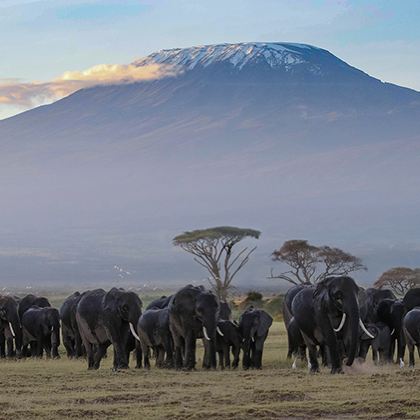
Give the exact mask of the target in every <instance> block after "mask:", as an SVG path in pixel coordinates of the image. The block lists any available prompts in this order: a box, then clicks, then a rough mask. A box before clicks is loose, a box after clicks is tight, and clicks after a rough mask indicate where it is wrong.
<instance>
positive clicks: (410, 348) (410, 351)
mask: <svg viewBox="0 0 420 420" xmlns="http://www.w3.org/2000/svg"><path fill="white" fill-rule="evenodd" d="M407 347H408V357H409V366H410V367H414V344H411V343H408V344H407Z"/></svg>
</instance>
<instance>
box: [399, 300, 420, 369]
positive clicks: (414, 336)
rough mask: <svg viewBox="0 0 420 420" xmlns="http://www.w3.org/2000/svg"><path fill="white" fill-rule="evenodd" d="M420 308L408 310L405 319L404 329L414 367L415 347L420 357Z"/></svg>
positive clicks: (411, 362) (411, 364) (410, 360)
mask: <svg viewBox="0 0 420 420" xmlns="http://www.w3.org/2000/svg"><path fill="white" fill-rule="evenodd" d="M419 325H420V308H418V307H415V308H413V309H411V310H410V311H408V312H407V313H406V314H405V316H404V319H403V331H404V335H405V341H406V343H407V347H408V354H409V366H410V367H414V347H417V352H418V354H419V357H420V328H419Z"/></svg>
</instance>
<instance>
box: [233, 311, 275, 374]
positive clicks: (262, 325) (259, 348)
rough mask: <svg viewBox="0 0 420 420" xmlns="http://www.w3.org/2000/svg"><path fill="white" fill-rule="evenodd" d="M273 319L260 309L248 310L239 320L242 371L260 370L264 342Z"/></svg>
mask: <svg viewBox="0 0 420 420" xmlns="http://www.w3.org/2000/svg"><path fill="white" fill-rule="evenodd" d="M272 323H273V318H271V316H270V315H269V314H268V313H267V312H265V311H263V310H262V309H254V308H249V309H248V310H246V311H245V312H244V313H243V314H242V315H241V317H240V318H239V332H240V334H241V336H242V339H243V342H242V349H243V352H244V355H243V359H242V366H243V368H244V369H249V368H251V367H252V368H255V369H261V367H262V356H263V350H264V342H265V340H266V338H267V336H268V330H269V329H270V327H271V324H272Z"/></svg>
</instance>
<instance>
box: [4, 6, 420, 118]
mask: <svg viewBox="0 0 420 420" xmlns="http://www.w3.org/2000/svg"><path fill="white" fill-rule="evenodd" d="M419 21H420V1H419V0H370V1H362V0H223V1H222V0H211V1H210V0H102V1H99V0H0V36H1V42H0V57H1V60H0V83H1V82H2V79H3V82H4V79H21V80H26V81H34V80H36V81H48V80H51V79H53V78H56V77H58V76H59V75H61V74H62V73H63V72H65V71H68V70H83V69H86V68H89V67H91V66H94V65H96V64H100V63H119V64H125V63H130V62H131V61H133V60H134V59H135V58H137V57H140V56H143V55H146V54H149V53H150V52H152V51H155V50H158V49H161V48H171V47H186V46H191V45H197V44H212V43H221V42H239V41H290V42H304V43H309V44H313V45H316V46H319V47H323V48H326V49H328V50H329V51H331V52H332V53H334V54H335V55H337V56H338V57H340V58H342V59H343V60H345V61H347V62H348V63H350V64H352V65H354V66H356V67H358V68H360V69H362V70H364V71H366V72H368V73H369V74H371V75H373V76H375V77H378V78H380V79H382V80H386V81H390V82H393V83H397V84H400V85H403V86H408V87H412V88H415V89H417V90H420V77H419V68H420V25H419ZM13 112H16V109H15V108H14V105H13V104H12V103H9V104H7V106H6V105H4V104H3V105H2V106H1V108H0V118H1V116H5V115H7V114H10V113H13Z"/></svg>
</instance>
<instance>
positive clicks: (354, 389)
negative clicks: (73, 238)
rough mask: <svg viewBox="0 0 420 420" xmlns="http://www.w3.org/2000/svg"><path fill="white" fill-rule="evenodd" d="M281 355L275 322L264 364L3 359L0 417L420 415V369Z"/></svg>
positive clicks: (283, 349)
mask: <svg viewBox="0 0 420 420" xmlns="http://www.w3.org/2000/svg"><path fill="white" fill-rule="evenodd" d="M110 353H111V352H110ZM285 356H286V337H285V334H284V328H283V326H282V324H281V323H278V322H277V323H275V324H274V325H273V327H272V329H271V331H270V336H269V339H268V342H267V344H266V349H265V353H264V366H263V370H262V371H243V370H242V369H238V370H236V371H223V372H222V371H211V372H207V371H203V370H202V369H201V368H198V369H197V371H194V372H177V371H168V370H159V369H157V368H152V369H151V370H150V371H145V370H137V369H134V368H131V369H129V370H127V371H121V372H112V371H111V359H112V357H109V358H107V359H106V360H105V361H104V363H103V365H102V366H101V369H100V370H99V371H87V369H86V362H85V361H72V360H71V361H69V360H67V359H66V358H65V357H62V359H61V360H51V361H47V360H22V361H17V362H16V361H0V390H1V392H0V419H6V418H25V419H32V418H43V419H60V418H90V419H119V418H128V419H140V418H142V419H160V418H168V419H169V418H170V419H184V418H190V419H202V418H218V419H248V418H266V419H270V418H312V417H318V418H319V417H321V418H337V419H338V418H340V419H341V418H346V417H348V418H394V419H395V418H417V417H420V371H417V370H412V369H408V368H404V369H402V370H400V369H399V368H398V367H396V366H390V367H375V366H373V365H372V363H371V362H370V361H368V362H367V363H366V364H364V365H356V366H354V367H352V368H350V369H347V372H346V374H343V375H330V374H329V372H328V370H324V371H322V372H321V373H320V374H317V375H309V374H308V373H307V368H306V366H301V367H299V368H298V369H296V370H292V369H291V368H290V365H291V362H290V361H288V360H286V357H285ZM199 359H201V354H200V355H199ZM200 362H201V360H199V363H200ZM131 364H132V365H134V363H133V362H132V363H131Z"/></svg>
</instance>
